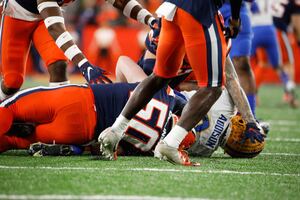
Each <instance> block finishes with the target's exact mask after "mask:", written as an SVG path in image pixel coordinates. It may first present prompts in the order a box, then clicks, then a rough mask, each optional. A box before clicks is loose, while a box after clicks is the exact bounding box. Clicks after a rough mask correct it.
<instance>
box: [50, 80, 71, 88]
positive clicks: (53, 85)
mask: <svg viewBox="0 0 300 200" xmlns="http://www.w3.org/2000/svg"><path fill="white" fill-rule="evenodd" d="M68 84H70V81H62V82H50V83H49V86H50V87H56V86H61V85H68Z"/></svg>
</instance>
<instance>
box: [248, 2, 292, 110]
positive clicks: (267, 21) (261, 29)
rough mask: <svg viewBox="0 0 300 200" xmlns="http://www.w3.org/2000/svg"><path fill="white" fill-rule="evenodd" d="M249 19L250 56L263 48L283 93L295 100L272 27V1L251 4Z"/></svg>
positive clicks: (273, 27)
mask: <svg viewBox="0 0 300 200" xmlns="http://www.w3.org/2000/svg"><path fill="white" fill-rule="evenodd" d="M251 19H252V28H253V33H254V37H253V40H252V47H251V55H254V54H255V53H256V50H257V48H258V47H262V48H264V49H265V50H266V52H267V55H268V59H269V61H270V63H271V65H272V67H273V68H274V69H275V70H276V72H277V73H278V75H279V77H280V79H281V82H282V84H283V86H284V90H285V92H287V93H289V94H291V97H292V98H295V96H294V95H293V93H294V90H295V84H294V82H293V81H292V80H291V78H290V77H289V75H288V73H286V72H285V70H284V68H283V65H282V58H281V55H280V51H279V44H278V40H277V35H276V30H275V26H274V25H273V18H272V1H265V0H257V1H255V2H253V3H252V4H251ZM258 76H264V74H257V76H256V78H257V79H258V80H260V79H261V78H260V77H258ZM290 102H291V104H290V105H291V106H292V107H293V102H294V100H291V101H290Z"/></svg>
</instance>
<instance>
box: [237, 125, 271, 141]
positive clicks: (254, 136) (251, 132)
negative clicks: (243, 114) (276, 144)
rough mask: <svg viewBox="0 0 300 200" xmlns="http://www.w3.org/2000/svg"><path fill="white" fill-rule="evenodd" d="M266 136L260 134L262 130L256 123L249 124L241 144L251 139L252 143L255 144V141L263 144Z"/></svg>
mask: <svg viewBox="0 0 300 200" xmlns="http://www.w3.org/2000/svg"><path fill="white" fill-rule="evenodd" d="M265 137H266V136H265V135H264V134H263V133H261V132H260V129H259V128H258V127H257V125H256V123H254V122H249V123H247V125H246V130H245V132H244V137H243V138H242V140H241V144H244V143H245V142H246V140H248V139H250V141H251V142H252V143H255V140H256V141H258V142H260V143H262V142H263V141H264V138H265Z"/></svg>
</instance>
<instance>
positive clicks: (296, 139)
mask: <svg viewBox="0 0 300 200" xmlns="http://www.w3.org/2000/svg"><path fill="white" fill-rule="evenodd" d="M266 140H267V141H271V142H300V138H266Z"/></svg>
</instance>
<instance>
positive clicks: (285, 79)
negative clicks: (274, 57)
mask: <svg viewBox="0 0 300 200" xmlns="http://www.w3.org/2000/svg"><path fill="white" fill-rule="evenodd" d="M280 80H281V82H282V83H283V84H284V88H285V89H286V88H287V83H288V82H289V80H290V78H289V76H288V74H287V73H285V72H284V71H281V72H280Z"/></svg>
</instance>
